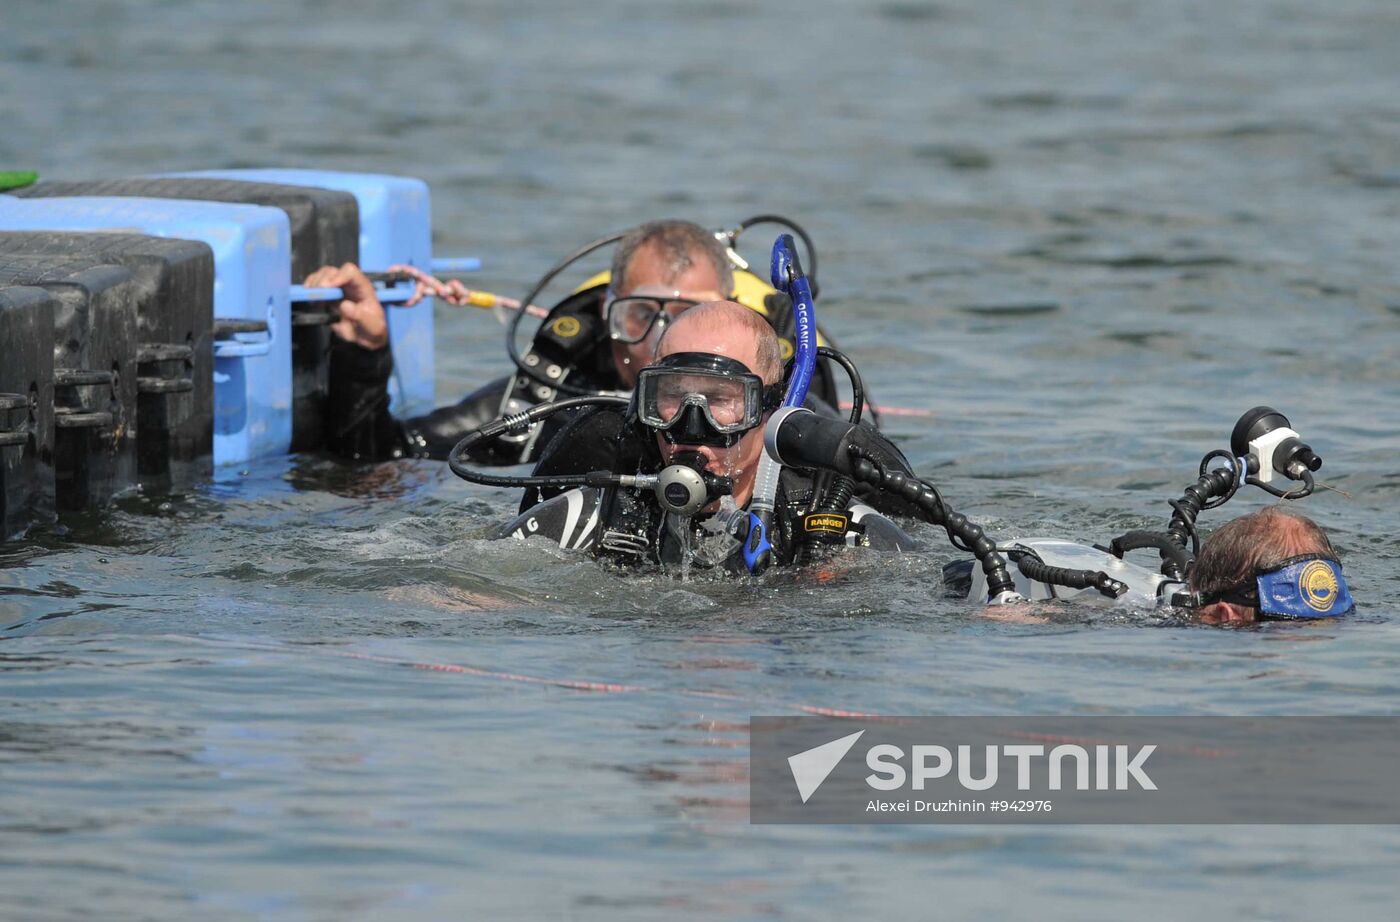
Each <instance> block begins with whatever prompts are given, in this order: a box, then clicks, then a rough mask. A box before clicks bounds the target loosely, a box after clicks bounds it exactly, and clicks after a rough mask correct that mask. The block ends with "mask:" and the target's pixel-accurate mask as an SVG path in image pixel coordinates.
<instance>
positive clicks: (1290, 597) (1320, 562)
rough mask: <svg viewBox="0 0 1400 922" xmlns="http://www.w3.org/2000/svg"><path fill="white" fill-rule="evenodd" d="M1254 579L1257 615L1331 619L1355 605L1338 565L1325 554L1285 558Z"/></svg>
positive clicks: (1352, 608) (1340, 566)
mask: <svg viewBox="0 0 1400 922" xmlns="http://www.w3.org/2000/svg"><path fill="white" fill-rule="evenodd" d="M1256 580H1257V582H1258V586H1259V614H1260V616H1261V617H1273V618H1335V617H1337V616H1338V615H1345V614H1347V613H1348V612H1351V611H1353V610H1354V609H1355V608H1356V603H1355V602H1354V601H1352V598H1351V591H1350V590H1349V589H1348V588H1347V581H1346V578H1345V577H1344V576H1342V565H1341V564H1340V563H1338V562H1337V561H1335V560H1329V559H1327V558H1325V557H1304V558H1302V559H1298V558H1295V559H1293V560H1289V561H1285V562H1284V564H1283V566H1281V567H1278V568H1275V569H1273V570H1269V571H1268V572H1265V573H1260V574H1258V576H1257V577H1256Z"/></svg>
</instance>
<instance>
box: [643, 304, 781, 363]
mask: <svg viewBox="0 0 1400 922" xmlns="http://www.w3.org/2000/svg"><path fill="white" fill-rule="evenodd" d="M678 352H709V353H712V354H714V355H724V356H728V357H729V358H731V359H735V360H737V361H740V362H743V363H744V364H745V365H747V366H748V367H749V369H750V370H752V371H753V373H754V374H756V375H758V376H759V377H760V378H762V379H763V383H764V384H773V383H775V382H777V381H778V380H779V379H781V378H782V376H783V358H782V351H781V350H780V349H779V347H778V336H777V334H776V333H774V332H773V328H772V327H771V326H769V325H768V321H767V320H764V319H763V318H762V317H761V316H759V314H758V312H757V311H753V310H750V309H749V308H747V307H745V306H744V305H742V304H738V303H736V302H734V301H707V302H706V303H704V304H697V305H696V306H695V307H692V308H690V309H689V310H687V311H686V312H685V313H684V314H681V315H680V316H679V317H677V318H676V319H675V320H674V321H673V322H672V323H671V324H670V325H669V326H667V327H666V330H665V332H663V333H662V334H661V339H660V341H659V342H657V344H656V357H657V358H658V359H662V358H665V357H666V356H668V355H674V354H676V353H678Z"/></svg>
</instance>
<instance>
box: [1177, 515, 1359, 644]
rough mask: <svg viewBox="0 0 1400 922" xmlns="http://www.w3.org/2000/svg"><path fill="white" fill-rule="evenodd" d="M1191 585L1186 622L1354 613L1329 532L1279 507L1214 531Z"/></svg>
mask: <svg viewBox="0 0 1400 922" xmlns="http://www.w3.org/2000/svg"><path fill="white" fill-rule="evenodd" d="M1190 587H1191V596H1190V607H1191V616H1192V619H1193V620H1195V621H1198V622H1200V623H1202V624H1240V623H1249V622H1253V621H1270V620H1282V619H1313V618H1330V617H1335V616H1337V615H1344V614H1348V613H1350V612H1351V611H1352V610H1353V609H1354V608H1355V603H1354V602H1353V601H1352V598H1351V592H1350V590H1349V589H1348V588H1347V583H1346V579H1345V578H1344V577H1343V575H1342V565H1341V562H1340V561H1339V560H1338V558H1337V552H1336V551H1335V550H1333V548H1332V542H1331V541H1329V540H1328V539H1327V534H1326V532H1324V531H1323V530H1322V529H1321V528H1320V527H1319V526H1318V525H1317V523H1315V522H1313V521H1312V520H1311V519H1309V518H1306V517H1305V516H1303V515H1300V514H1299V513H1296V512H1293V511H1291V510H1289V509H1284V508H1281V507H1278V506H1270V507H1268V508H1265V509H1261V510H1259V511H1258V512H1252V513H1250V514H1249V515H1243V516H1240V517H1239V518H1237V519H1234V520H1232V521H1230V522H1227V523H1225V524H1224V525H1222V526H1220V527H1219V528H1217V529H1216V530H1215V531H1214V532H1212V533H1211V535H1210V537H1209V538H1207V539H1206V542H1205V544H1204V545H1202V547H1201V552H1200V554H1198V555H1197V556H1196V561H1195V564H1194V565H1193V566H1192V567H1191V573H1190Z"/></svg>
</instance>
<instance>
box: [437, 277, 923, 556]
mask: <svg viewBox="0 0 1400 922" xmlns="http://www.w3.org/2000/svg"><path fill="white" fill-rule="evenodd" d="M782 381H783V364H782V359H781V353H780V350H779V345H778V339H777V336H776V335H775V334H774V332H773V329H772V327H771V326H770V325H769V324H768V323H767V322H766V321H764V320H763V319H762V318H761V317H759V316H757V315H756V314H755V313H754V312H753V311H751V310H749V309H748V308H745V307H743V306H742V305H739V304H737V303H734V302H732V301H718V302H714V303H708V304H702V305H699V306H697V307H694V308H692V309H690V310H689V311H687V312H686V313H685V314H684V315H683V316H681V317H680V318H679V319H677V320H676V321H674V322H673V323H672V324H670V325H669V326H668V327H667V329H666V330H665V332H664V333H663V334H662V335H661V338H660V341H659V343H658V344H657V350H656V358H655V361H654V362H653V364H651V365H648V366H646V367H645V368H642V369H641V370H640V373H639V375H638V381H637V386H636V390H635V392H634V394H633V396H632V399H631V401H630V403H629V404H628V405H627V407H626V408H625V410H624V409H622V408H621V407H618V408H613V407H605V408H602V409H595V410H593V411H592V412H591V413H589V414H588V415H587V416H585V417H581V418H580V419H579V420H577V421H576V422H575V423H574V425H573V426H571V429H570V431H571V433H572V435H570V433H565V434H564V435H561V441H565V447H567V446H568V445H575V446H588V447H591V446H601V451H600V453H599V454H598V457H600V458H602V459H604V460H606V462H607V464H608V465H610V467H608V468H607V470H610V471H614V472H619V473H625V474H629V475H630V474H634V473H635V475H638V477H636V478H634V479H645V478H648V477H650V479H649V480H648V485H652V483H651V482H652V481H654V480H655V479H656V478H655V476H652V475H656V474H657V473H658V472H660V473H661V477H662V482H661V483H660V485H659V486H657V488H656V493H657V496H662V497H664V498H665V499H666V500H667V501H668V503H671V509H670V511H668V509H666V508H663V505H662V503H661V502H658V500H657V498H655V497H654V496H653V493H652V491H650V490H647V489H629V488H627V487H626V486H620V485H606V486H601V487H594V486H579V487H574V488H572V489H568V490H566V491H565V492H562V493H560V494H559V495H556V496H553V497H552V498H550V499H548V500H545V501H544V502H541V503H539V504H538V505H534V506H533V507H531V508H528V509H527V510H526V511H525V512H523V513H522V514H521V515H520V516H518V517H517V518H516V519H515V520H513V521H511V522H510V523H509V524H507V525H505V526H504V527H503V528H502V529H501V530H500V532H499V536H500V537H506V536H510V537H517V538H531V537H540V538H545V539H547V540H550V541H553V542H555V543H557V544H558V545H559V546H561V547H565V548H572V549H577V550H587V551H590V552H591V553H593V554H594V555H596V556H599V557H604V558H608V559H612V560H616V561H620V562H644V561H650V562H654V563H655V562H659V563H662V564H663V565H669V564H676V563H681V562H685V563H688V564H689V565H692V566H698V567H700V568H714V567H722V568H724V569H726V570H730V571H736V572H742V571H744V570H746V569H747V570H754V566H753V554H754V551H755V546H754V542H757V541H758V540H760V538H753V536H754V535H755V533H756V532H755V530H754V529H753V528H752V522H751V513H750V512H749V511H748V507H749V505H750V503H751V500H752V499H753V497H754V491H755V481H756V475H757V473H758V469H759V464H760V460H761V458H762V456H763V453H764V425H765V423H766V422H767V421H768V419H769V418H770V416H771V415H772V413H773V411H774V410H775V409H777V408H778V406H779V404H780V403H781V402H782V398H783V389H784V385H783V383H782ZM803 412H806V411H803ZM808 415H811V414H808ZM833 422H834V421H833ZM849 428H850V429H851V430H852V431H854V432H855V433H856V434H855V436H854V438H856V439H857V440H858V441H859V442H860V444H861V445H862V447H863V448H864V450H866V451H867V452H869V453H870V454H871V455H872V456H875V457H879V458H881V459H883V461H884V462H885V463H886V464H887V465H889V466H890V467H891V468H897V469H901V470H907V462H905V461H904V458H903V456H902V455H901V454H900V453H899V451H898V449H896V448H895V447H894V446H893V445H891V444H890V443H889V442H888V441H887V440H885V439H884V438H883V437H882V436H880V435H879V433H878V432H876V431H875V430H873V429H870V428H868V427H863V426H850V427H849ZM565 436H569V437H568V438H567V440H565ZM588 447H585V449H584V450H585V451H588V450H589V448H588ZM561 450H562V449H561ZM573 466H574V468H575V469H576V470H582V469H589V468H592V467H593V464H592V463H582V464H580V463H578V462H577V461H575V463H574V465H573ZM454 469H455V468H454ZM459 473H461V472H460V471H459ZM667 476H671V477H675V478H677V479H676V481H675V482H673V483H670V484H668V483H667V482H666V481H665V478H666V477H667ZM838 481H839V478H838ZM687 491H689V494H690V496H691V497H692V498H690V499H689V501H688V502H682V500H686V499H687ZM673 497H674V498H675V499H673ZM677 507H688V508H682V509H680V510H679V511H676V510H677ZM760 537H761V536H760ZM750 538H753V541H750V540H749V539H750ZM767 538H768V540H769V542H770V543H771V549H769V554H770V559H771V560H772V562H774V563H779V564H785V563H790V562H792V561H794V560H797V559H801V558H804V557H805V556H807V555H808V554H809V553H810V549H811V548H813V547H815V546H816V545H819V544H843V545H861V546H868V547H874V548H879V549H888V550H907V549H912V548H913V547H914V546H915V543H914V541H913V540H912V539H911V538H910V537H909V536H908V535H907V534H906V533H905V532H904V531H903V530H902V529H901V528H900V527H899V526H898V525H896V524H895V523H894V522H893V521H891V520H890V519H888V518H886V517H885V516H883V515H881V514H880V513H878V512H876V511H875V510H874V509H873V508H872V507H870V506H868V505H865V504H864V503H860V502H852V501H851V492H850V489H849V485H847V487H846V488H843V487H842V485H841V484H840V483H839V482H833V480H832V479H831V478H826V477H823V476H821V475H818V474H814V473H813V472H811V471H808V470H802V469H797V468H792V467H783V468H782V470H781V473H780V475H779V481H778V487H777V491H776V497H775V500H774V515H773V520H772V529H771V531H770V532H768V533H767Z"/></svg>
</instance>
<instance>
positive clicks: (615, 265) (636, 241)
mask: <svg viewBox="0 0 1400 922" xmlns="http://www.w3.org/2000/svg"><path fill="white" fill-rule="evenodd" d="M643 246H650V247H654V248H655V249H656V251H657V253H658V255H660V257H661V261H662V263H663V264H664V265H665V266H666V273H667V275H666V279H667V281H670V280H671V279H674V278H676V277H678V276H679V275H681V274H682V273H683V272H685V271H686V270H687V269H689V268H690V267H691V266H693V265H695V261H696V257H697V256H700V257H702V258H704V259H705V260H707V261H708V262H709V263H710V267H711V268H712V269H714V271H715V276H716V277H717V278H718V279H719V287H720V291H719V293H720V294H721V295H724V296H725V297H728V296H729V295H730V294H731V293H732V292H733V291H734V269H733V267H732V266H731V265H730V264H729V255H728V254H727V253H726V252H725V248H724V245H723V244H722V243H720V242H719V241H718V240H717V239H715V235H714V234H713V233H711V232H710V231H707V230H705V228H703V227H701V226H700V225H698V224H692V223H691V222H690V221H648V222H647V223H646V224H643V225H641V226H640V227H637V228H634V229H633V230H631V231H629V232H628V233H627V236H625V237H623V238H622V240H621V241H619V242H618V244H617V249H616V250H614V251H613V260H612V287H613V290H614V291H617V290H618V289H620V288H621V287H622V286H623V285H624V284H626V282H627V269H628V267H629V266H631V264H632V257H634V256H635V255H637V251H638V250H639V249H641V248H642V247H643Z"/></svg>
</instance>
